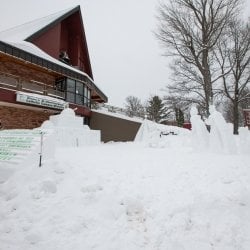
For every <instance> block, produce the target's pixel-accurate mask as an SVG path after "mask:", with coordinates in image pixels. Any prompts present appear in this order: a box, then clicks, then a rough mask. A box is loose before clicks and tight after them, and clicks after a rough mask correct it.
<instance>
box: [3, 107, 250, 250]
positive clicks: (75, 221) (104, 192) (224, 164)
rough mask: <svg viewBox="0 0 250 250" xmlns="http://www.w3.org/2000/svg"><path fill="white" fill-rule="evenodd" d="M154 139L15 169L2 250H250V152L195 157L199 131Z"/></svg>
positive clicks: (7, 182) (68, 153)
mask: <svg viewBox="0 0 250 250" xmlns="http://www.w3.org/2000/svg"><path fill="white" fill-rule="evenodd" d="M193 114H194V115H197V114H196V113H195V110H194V113H193ZM195 119H196V120H198V119H199V117H197V116H196V117H195V118H194V120H195ZM146 123H147V122H146ZM147 124H148V125H149V124H150V123H147ZM197 124H198V125H197ZM197 124H196V125H197V126H196V129H198V130H199V126H203V125H201V124H202V123H200V122H197ZM199 124H200V125H199ZM145 127H146V126H145ZM158 128H159V127H158ZM148 131H149V133H147V136H146V138H147V139H146V140H144V139H143V138H144V137H143V136H139V134H138V137H137V139H138V141H137V142H131V143H107V144H99V145H92V146H82V147H67V148H62V147H58V148H57V149H56V152H55V158H54V159H50V160H47V161H44V163H43V165H42V167H41V168H39V167H38V164H37V163H35V162H34V164H29V165H19V166H18V167H16V168H14V170H13V172H11V175H10V176H8V178H6V179H3V180H2V182H1V183H0V208H1V209H0V220H1V223H0V249H1V250H2V249H3V250H6V249H11V250H29V249H32V250H34V249H35V250H44V249H46V250H68V249H74V250H82V249H84V250H85V249H87V250H89V249H97V250H118V249H119V250H137V249H148V250H196V249H197V250H236V249H237V250H239V249H241V250H249V249H250V234H249V232H250V154H249V151H248V152H247V151H244V152H241V150H238V151H237V152H235V153H234V154H230V153H229V152H227V151H226V150H221V151H220V152H214V151H213V150H210V149H209V150H203V151H198V150H197V148H195V147H193V143H194V140H193V137H194V136H197V133H196V134H194V133H193V132H194V131H193V132H189V131H185V130H180V129H179V130H178V131H177V130H176V131H173V129H172V128H169V130H167V131H165V132H164V133H162V134H161V136H159V132H163V131H161V129H160V128H159V130H157V132H155V131H154V130H153V129H152V127H150V126H149V127H148ZM150 131H151V132H150ZM170 132H173V133H170ZM177 132H178V135H176V134H177ZM201 133H202V134H203V132H201ZM153 134H155V137H154V136H153ZM243 134H244V135H245V136H243ZM243 134H241V135H242V136H241V137H242V139H241V140H235V142H236V144H235V145H237V149H239V148H240V146H239V145H240V143H241V144H242V145H243V144H244V143H245V144H244V145H248V143H249V141H248V139H245V138H247V137H249V131H247V130H243ZM203 136H204V134H203ZM157 138H158V139H157ZM197 138H198V137H196V139H197ZM212 140H213V139H212ZM208 144H209V139H208ZM203 146H204V145H203ZM208 147H209V146H208ZM1 171H2V169H0V174H1Z"/></svg>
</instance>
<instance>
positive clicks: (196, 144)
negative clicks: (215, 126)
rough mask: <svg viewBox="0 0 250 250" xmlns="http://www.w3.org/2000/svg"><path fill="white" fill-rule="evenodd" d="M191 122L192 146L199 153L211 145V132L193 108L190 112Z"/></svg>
mask: <svg viewBox="0 0 250 250" xmlns="http://www.w3.org/2000/svg"><path fill="white" fill-rule="evenodd" d="M190 115H191V118H190V121H191V124H192V131H191V133H192V136H191V138H192V146H193V148H194V149H196V150H198V151H203V150H206V149H208V145H209V132H208V130H207V128H206V125H205V123H204V122H203V121H202V119H201V117H200V115H198V110H197V108H196V107H194V106H193V107H192V108H191V110H190Z"/></svg>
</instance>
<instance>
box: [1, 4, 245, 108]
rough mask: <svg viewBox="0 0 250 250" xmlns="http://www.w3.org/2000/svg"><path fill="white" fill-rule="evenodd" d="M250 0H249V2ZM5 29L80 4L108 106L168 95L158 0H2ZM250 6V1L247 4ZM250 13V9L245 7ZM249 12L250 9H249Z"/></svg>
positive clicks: (3, 25) (166, 66)
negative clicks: (128, 99)
mask: <svg viewBox="0 0 250 250" xmlns="http://www.w3.org/2000/svg"><path fill="white" fill-rule="evenodd" d="M247 1H248V2H249V0H247ZM0 3H1V4H0V6H1V15H0V30H4V29H7V28H10V27H13V26H16V25H18V24H22V23H25V22H28V21H31V20H33V19H37V18H40V17H43V16H47V15H49V14H52V13H56V12H58V11H60V10H64V9H67V8H70V7H74V6H76V5H80V6H81V11H82V15H83V22H84V28H85V32H86V37H87V42H88V48H89V54H90V59H91V65H92V70H93V75H94V79H95V82H96V84H97V85H98V86H99V87H100V89H101V90H102V91H103V92H104V93H105V94H106V95H107V96H108V98H109V104H111V105H115V106H120V107H123V106H124V103H125V98H126V97H127V96H129V95H134V96H137V97H139V98H140V99H141V100H142V101H145V100H147V99H148V97H150V95H155V94H158V95H160V96H162V95H163V94H164V92H163V91H161V89H162V88H164V86H165V85H166V83H167V82H168V81H169V76H170V72H169V70H168V60H167V59H166V58H164V57H162V56H161V53H162V50H161V48H160V46H159V43H158V42H157V40H156V38H155V37H154V34H153V31H155V29H156V18H155V15H156V8H157V5H158V0H81V1H79V0H43V1H35V0H23V1H20V0H0ZM248 5H249V6H250V3H248ZM246 12H247V13H249V12H250V8H249V7H248V9H247V10H246ZM249 14H250V13H249Z"/></svg>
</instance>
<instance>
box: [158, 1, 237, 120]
mask: <svg viewBox="0 0 250 250" xmlns="http://www.w3.org/2000/svg"><path fill="white" fill-rule="evenodd" d="M240 2H241V0H175V1H170V2H169V3H168V4H165V3H163V2H162V3H161V4H160V6H159V12H158V13H159V14H158V21H159V27H158V31H157V32H156V36H157V38H158V39H159V40H160V42H161V43H162V45H163V48H164V49H165V53H164V55H166V56H174V57H177V58H181V61H182V62H186V63H187V64H188V65H189V67H190V69H191V71H190V72H189V73H191V72H195V74H196V75H197V76H198V78H197V79H196V80H199V89H198V90H199V92H200V93H201V94H202V98H204V104H205V109H206V113H207V115H208V114H209V104H210V103H211V102H213V94H214V93H213V82H215V81H216V80H217V79H218V76H214V72H212V67H211V65H212V63H213V55H212V54H213V49H214V46H215V45H216V43H217V42H218V39H219V38H220V36H221V34H222V32H223V30H224V29H225V28H226V26H227V24H228V23H229V21H230V20H231V18H232V17H233V16H234V15H235V14H236V13H237V11H238V6H239V3H240ZM196 90H197V89H196Z"/></svg>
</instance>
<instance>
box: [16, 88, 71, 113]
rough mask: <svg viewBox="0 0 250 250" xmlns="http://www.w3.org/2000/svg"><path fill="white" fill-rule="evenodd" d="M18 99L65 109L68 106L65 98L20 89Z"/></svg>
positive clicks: (47, 106)
mask: <svg viewBox="0 0 250 250" xmlns="http://www.w3.org/2000/svg"><path fill="white" fill-rule="evenodd" d="M16 101H17V102H22V103H26V104H30V105H36V106H42V107H46V108H53V109H64V108H65V107H66V106H67V102H65V101H63V100H59V99H56V98H53V97H49V96H42V95H37V94H29V93H25V92H20V91H18V92H16Z"/></svg>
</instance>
